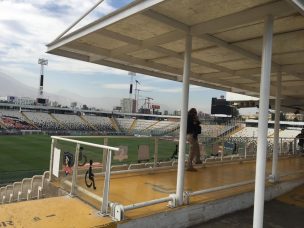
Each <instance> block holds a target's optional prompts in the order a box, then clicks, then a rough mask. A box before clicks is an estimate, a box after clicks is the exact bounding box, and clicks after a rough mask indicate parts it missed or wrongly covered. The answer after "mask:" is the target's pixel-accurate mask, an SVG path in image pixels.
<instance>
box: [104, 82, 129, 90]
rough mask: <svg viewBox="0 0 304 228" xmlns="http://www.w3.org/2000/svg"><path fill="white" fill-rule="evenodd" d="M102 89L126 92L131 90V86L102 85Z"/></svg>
mask: <svg viewBox="0 0 304 228" xmlns="http://www.w3.org/2000/svg"><path fill="white" fill-rule="evenodd" d="M101 87H102V88H105V89H117V90H125V89H128V88H129V84H116V83H115V84H111V83H110V84H102V85H101Z"/></svg>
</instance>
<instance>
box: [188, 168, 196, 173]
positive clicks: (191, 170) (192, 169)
mask: <svg viewBox="0 0 304 228" xmlns="http://www.w3.org/2000/svg"><path fill="white" fill-rule="evenodd" d="M187 171H189V172H196V171H197V169H195V168H193V167H189V168H187Z"/></svg>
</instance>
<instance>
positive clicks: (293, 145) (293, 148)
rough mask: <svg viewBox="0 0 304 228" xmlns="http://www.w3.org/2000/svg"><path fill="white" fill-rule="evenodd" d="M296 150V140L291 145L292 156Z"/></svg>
mask: <svg viewBox="0 0 304 228" xmlns="http://www.w3.org/2000/svg"><path fill="white" fill-rule="evenodd" d="M296 149H297V139H294V140H293V144H292V155H295V153H296Z"/></svg>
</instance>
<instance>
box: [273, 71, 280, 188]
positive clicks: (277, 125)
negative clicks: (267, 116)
mask: <svg viewBox="0 0 304 228" xmlns="http://www.w3.org/2000/svg"><path fill="white" fill-rule="evenodd" d="M281 82H282V73H281V70H280V71H279V72H278V75H277V88H276V102H275V124H274V139H273V153H272V174H271V179H270V181H271V182H275V181H277V179H278V175H277V167H278V156H279V150H280V142H279V140H280V138H279V133H280V109H281Z"/></svg>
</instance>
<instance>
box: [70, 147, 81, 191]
mask: <svg viewBox="0 0 304 228" xmlns="http://www.w3.org/2000/svg"><path fill="white" fill-rule="evenodd" d="M79 150H80V144H79V143H77V145H76V153H75V158H74V167H73V176H72V187H71V193H70V195H71V196H74V195H76V186H77V173H78V157H79Z"/></svg>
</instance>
